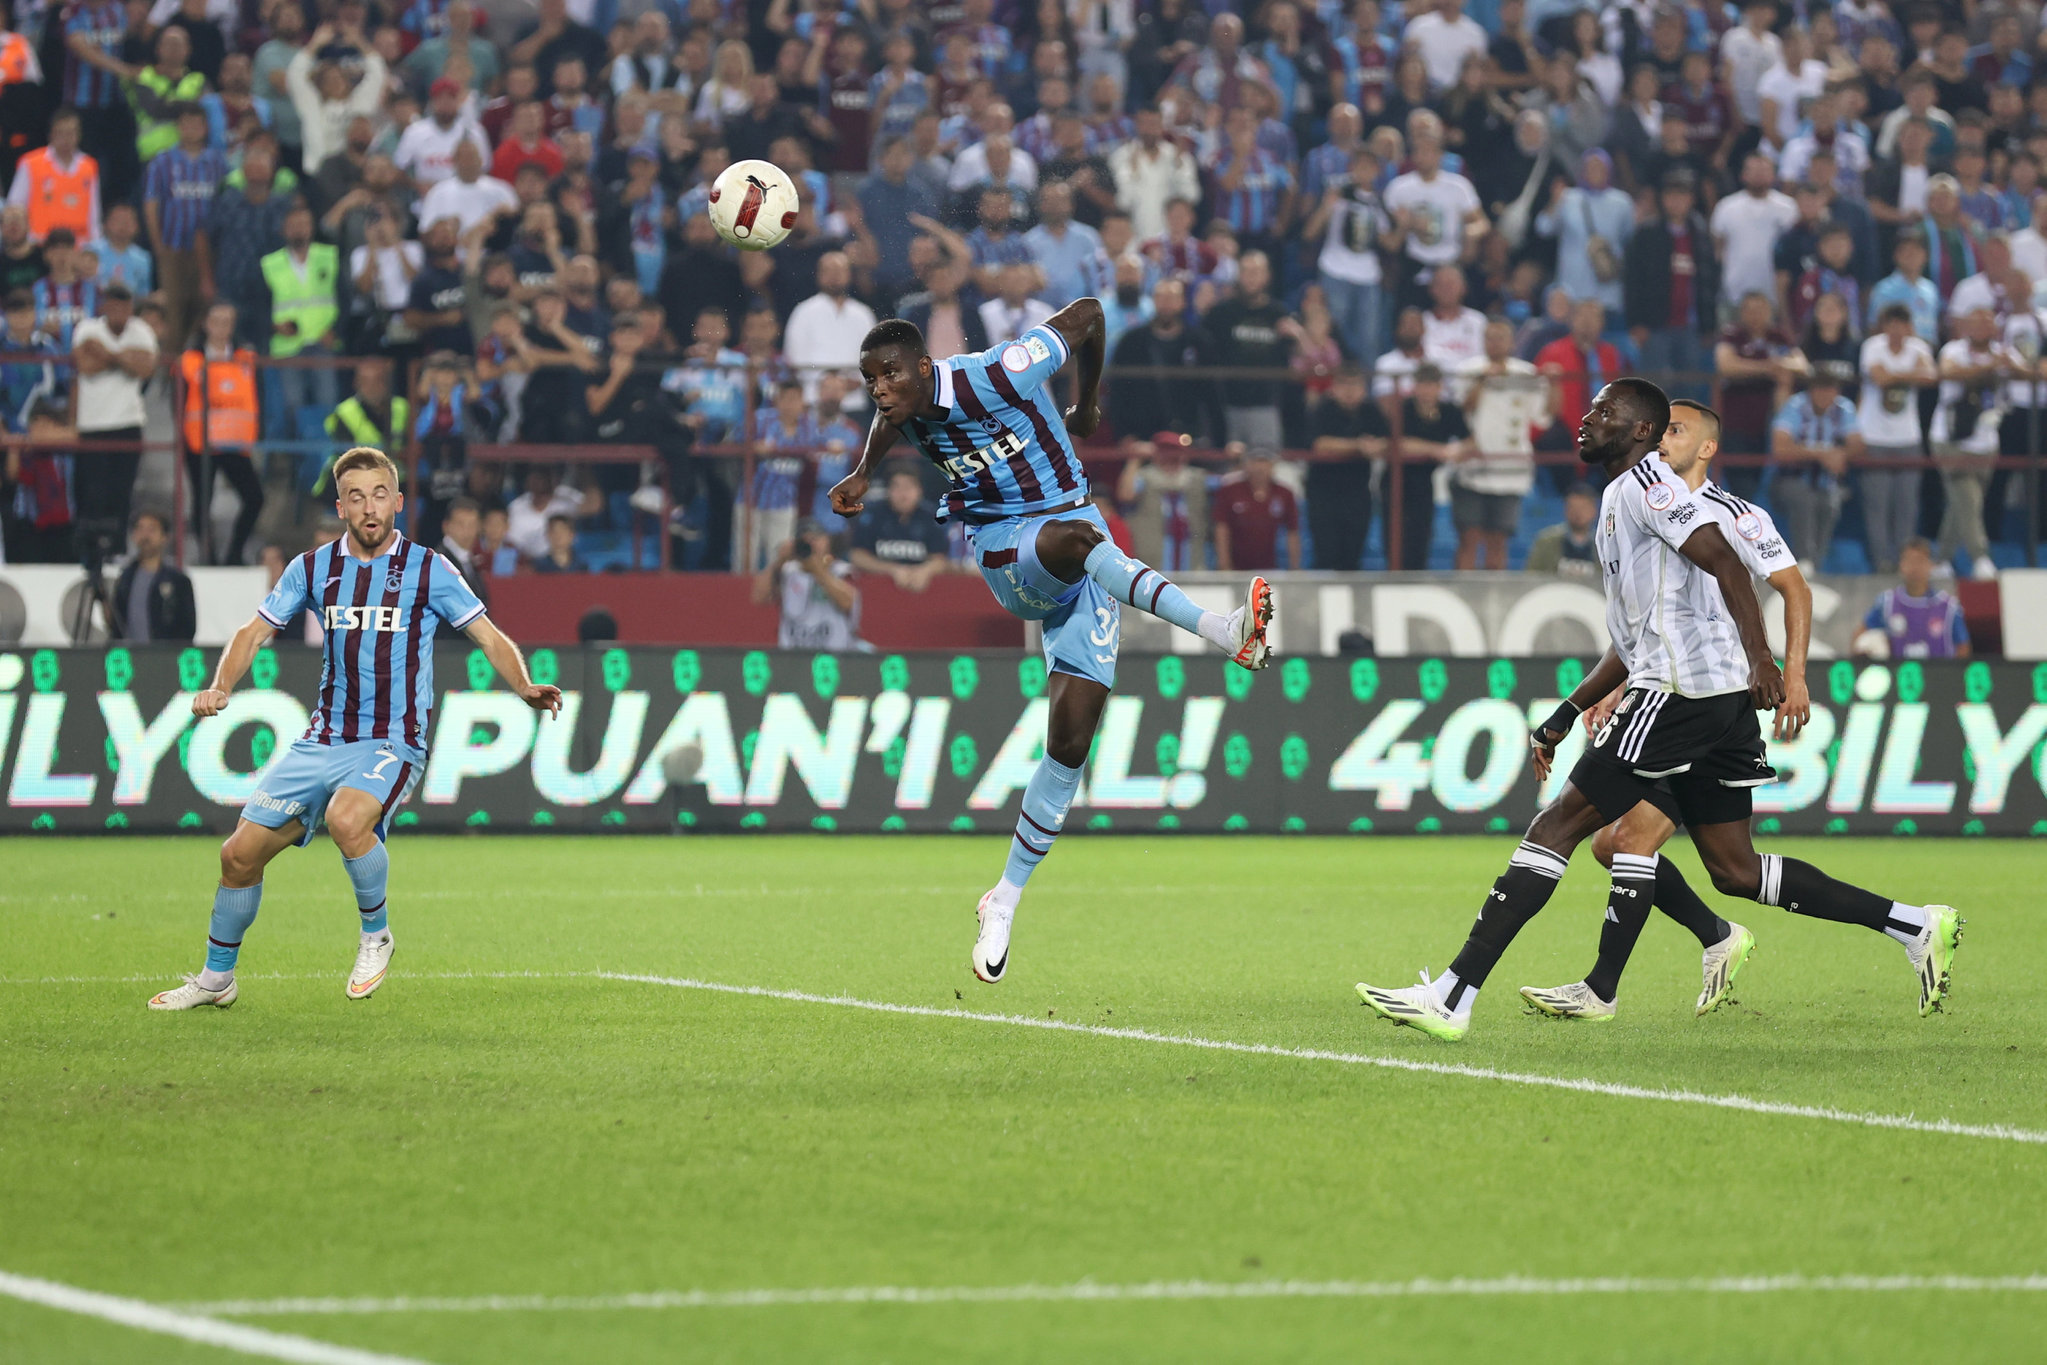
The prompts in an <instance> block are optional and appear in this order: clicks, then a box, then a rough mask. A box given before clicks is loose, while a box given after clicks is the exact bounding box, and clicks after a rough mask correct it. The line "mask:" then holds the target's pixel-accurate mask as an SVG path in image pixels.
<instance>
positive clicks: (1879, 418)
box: [1856, 303, 1940, 573]
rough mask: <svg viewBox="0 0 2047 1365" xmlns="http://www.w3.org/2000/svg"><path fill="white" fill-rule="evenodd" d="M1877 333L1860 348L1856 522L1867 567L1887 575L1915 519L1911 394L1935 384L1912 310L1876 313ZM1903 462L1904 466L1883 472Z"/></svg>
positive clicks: (1915, 413)
mask: <svg viewBox="0 0 2047 1365" xmlns="http://www.w3.org/2000/svg"><path fill="white" fill-rule="evenodd" d="M1877 321H1878V326H1879V328H1880V330H1879V331H1878V333H1877V335H1875V336H1872V337H1870V338H1869V340H1867V341H1865V342H1863V343H1862V402H1861V403H1860V404H1858V405H1857V407H1856V418H1857V421H1858V424H1859V425H1860V426H1861V429H1862V439H1863V441H1864V442H1865V444H1866V445H1867V447H1868V450H1869V456H1870V464H1869V466H1868V467H1866V468H1864V469H1863V471H1862V478H1861V488H1862V520H1863V525H1864V528H1865V535H1866V545H1867V548H1868V551H1869V562H1870V567H1871V568H1872V569H1874V570H1875V571H1876V572H1878V573H1888V572H1890V571H1891V570H1892V569H1895V568H1896V567H1897V564H1898V554H1899V551H1900V550H1901V548H1902V547H1903V545H1904V543H1905V540H1906V538H1907V537H1909V536H1911V535H1912V534H1913V528H1914V527H1915V526H1917V524H1918V521H1919V483H1920V478H1919V469H1918V468H1917V467H1916V466H1917V463H1918V461H1919V459H1920V457H1921V454H1922V448H1921V445H1920V439H1921V437H1920V427H1919V401H1918V391H1919V390H1922V389H1926V388H1930V387H1932V386H1933V385H1935V384H1937V383H1938V382H1939V379H1940V372H1939V368H1938V366H1937V364H1936V363H1935V360H1934V354H1933V348H1932V347H1931V346H1928V345H1927V344H1926V342H1925V341H1923V340H1921V339H1920V338H1919V337H1918V336H1917V335H1915V334H1914V331H1913V324H1912V311H1911V309H1910V308H1908V307H1906V306H1905V305H1904V304H1902V303H1893V304H1890V305H1888V306H1887V307H1886V308H1885V309H1884V311H1883V312H1882V314H1880V315H1879V317H1878V319H1877ZM1907 460H1909V461H1911V462H1912V463H1913V466H1914V467H1912V468H1909V469H1900V468H1885V467H1884V466H1885V465H1886V464H1887V463H1891V462H1903V461H1907Z"/></svg>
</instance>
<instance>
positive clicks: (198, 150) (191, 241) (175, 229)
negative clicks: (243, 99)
mask: <svg viewBox="0 0 2047 1365" xmlns="http://www.w3.org/2000/svg"><path fill="white" fill-rule="evenodd" d="M174 118H175V121H176V127H177V135H178V140H177V145H175V146H173V147H171V148H170V149H169V150H167V151H165V152H163V153H162V154H161V155H159V156H157V157H156V158H155V159H154V160H152V161H151V162H150V163H149V180H148V185H147V187H146V189H145V190H144V192H143V201H142V211H143V214H144V216H145V217H147V218H148V220H149V236H150V240H151V241H153V242H154V243H155V244H156V252H157V262H156V264H157V273H158V275H159V276H160V277H161V278H162V280H163V292H164V315H165V318H166V319H167V321H168V322H169V324H170V329H171V335H172V336H173V337H177V338H180V339H182V338H184V337H185V336H186V335H188V333H189V331H190V329H191V328H192V327H193V326H194V325H195V324H196V322H197V321H198V308H199V302H200V300H201V299H203V298H206V297H209V296H210V295H212V294H213V292H214V279H213V253H212V243H211V241H210V239H209V236H208V230H209V229H210V227H211V226H212V221H213V200H214V195H215V193H216V192H217V191H218V190H219V188H220V182H221V181H222V180H223V179H225V178H226V176H227V161H226V159H225V158H223V157H222V156H221V154H220V153H219V152H216V151H214V150H213V149H212V148H210V147H208V146H207V145H206V114H205V112H204V111H203V110H201V109H200V108H199V106H198V105H196V104H189V103H187V104H180V105H179V106H177V108H176V110H175V111H174Z"/></svg>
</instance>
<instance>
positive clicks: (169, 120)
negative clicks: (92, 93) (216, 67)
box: [122, 28, 206, 166]
mask: <svg viewBox="0 0 2047 1365" xmlns="http://www.w3.org/2000/svg"><path fill="white" fill-rule="evenodd" d="M155 41H156V49H155V51H156V60H155V61H154V62H152V63H150V64H149V65H147V66H140V67H137V68H136V69H135V72H134V75H133V76H131V77H130V78H129V80H128V81H127V82H126V83H125V84H124V85H123V86H122V91H123V93H125V94H126V95H127V97H128V107H129V109H130V110H131V111H132V112H133V113H134V115H135V154H136V156H137V158H138V159H139V160H140V161H141V162H142V164H143V165H144V166H147V165H148V164H149V163H150V162H151V161H153V160H155V159H156V157H157V156H159V155H160V154H162V153H164V152H167V151H169V150H170V149H171V148H172V147H173V146H174V145H176V144H177V142H178V141H179V137H178V129H177V119H178V112H177V111H178V108H179V107H180V106H181V105H185V104H190V105H191V106H192V107H193V108H195V109H199V117H200V119H201V120H202V121H203V120H204V119H205V117H206V111H205V110H204V109H203V108H200V106H199V97H200V96H201V95H204V94H205V93H206V77H205V76H204V75H203V74H201V73H200V72H197V71H194V70H192V69H191V67H190V66H189V65H188V59H189V58H190V57H191V55H192V39H191V37H190V35H188V34H187V33H186V31H185V30H184V29H182V28H163V29H159V30H157V33H156V40H155ZM202 141H203V139H202Z"/></svg>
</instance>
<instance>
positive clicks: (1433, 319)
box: [1422, 265, 1486, 396]
mask: <svg viewBox="0 0 2047 1365" xmlns="http://www.w3.org/2000/svg"><path fill="white" fill-rule="evenodd" d="M1464 299H1465V276H1464V271H1463V269H1462V268H1460V267H1458V266H1454V265H1445V266H1438V267H1437V268H1436V270H1435V273H1433V274H1432V275H1430V276H1429V311H1428V312H1426V313H1424V314H1422V356H1423V358H1424V359H1426V360H1430V361H1433V362H1434V363H1435V365H1436V367H1437V368H1438V369H1440V370H1442V372H1443V373H1444V374H1445V375H1447V376H1450V377H1451V383H1452V385H1453V387H1454V389H1455V392H1456V394H1457V395H1459V396H1462V394H1463V392H1464V385H1463V381H1462V380H1461V379H1459V378H1457V376H1459V375H1460V374H1462V373H1463V370H1464V367H1465V366H1466V365H1468V364H1470V363H1471V362H1472V361H1474V360H1477V359H1479V358H1481V357H1482V356H1484V355H1485V351H1486V341H1485V333H1486V317H1485V314H1484V313H1481V312H1479V311H1478V310H1477V309H1476V308H1467V307H1465V305H1464Z"/></svg>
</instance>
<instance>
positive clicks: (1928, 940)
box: [1905, 905, 1967, 1019]
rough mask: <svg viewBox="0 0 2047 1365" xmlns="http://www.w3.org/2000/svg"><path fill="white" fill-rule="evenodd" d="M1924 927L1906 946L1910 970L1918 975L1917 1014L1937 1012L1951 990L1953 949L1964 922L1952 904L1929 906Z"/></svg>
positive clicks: (1959, 937) (1926, 909) (1925, 1015)
mask: <svg viewBox="0 0 2047 1365" xmlns="http://www.w3.org/2000/svg"><path fill="white" fill-rule="evenodd" d="M1922 908H1923V909H1924V910H1925V911H1926V927H1925V928H1924V929H1921V930H1920V931H1919V937H1918V938H1916V939H1914V940H1913V941H1912V942H1910V943H1908V944H1906V945H1905V955H1906V956H1907V957H1909V958H1911V959H1912V970H1914V971H1915V972H1917V973H1918V974H1919V1017H1920V1018H1922V1019H1924V1018H1926V1017H1928V1016H1929V1015H1934V1014H1938V1013H1940V1010H1941V1004H1942V1002H1943V1001H1945V1000H1946V999H1947V995H1948V992H1949V991H1950V990H1951V989H1953V982H1952V981H1951V980H1950V979H1949V978H1950V976H1951V974H1952V973H1953V971H1954V969H1955V948H1956V947H1957V946H1958V945H1960V943H1961V941H1962V925H1963V924H1965V923H1967V921H1966V920H1964V919H1963V918H1962V916H1961V914H1960V912H1959V911H1957V910H1956V909H1955V908H1954V907H1953V906H1952V905H1928V906H1924V907H1922Z"/></svg>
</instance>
